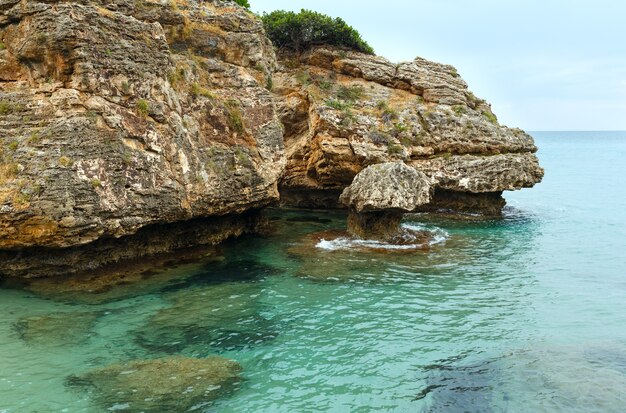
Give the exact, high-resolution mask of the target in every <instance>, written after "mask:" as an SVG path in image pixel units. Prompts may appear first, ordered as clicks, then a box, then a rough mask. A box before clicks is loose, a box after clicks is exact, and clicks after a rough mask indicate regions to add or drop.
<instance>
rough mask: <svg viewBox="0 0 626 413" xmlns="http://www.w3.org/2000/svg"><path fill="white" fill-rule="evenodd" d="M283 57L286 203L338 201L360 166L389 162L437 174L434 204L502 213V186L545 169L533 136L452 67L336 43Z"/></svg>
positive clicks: (533, 178) (532, 179)
mask: <svg viewBox="0 0 626 413" xmlns="http://www.w3.org/2000/svg"><path fill="white" fill-rule="evenodd" d="M280 62H281V64H282V65H281V70H280V71H279V72H278V73H277V74H276V75H275V76H274V89H273V91H274V93H275V94H276V96H277V99H278V102H279V103H278V106H279V111H280V115H281V120H282V122H283V124H284V126H285V144H286V151H287V157H288V163H287V170H286V173H285V175H284V177H283V179H282V180H281V184H280V186H281V196H282V200H283V203H285V204H287V205H294V206H303V207H335V206H338V202H337V200H338V197H339V194H340V193H341V191H343V189H344V188H345V187H346V186H348V185H350V183H351V182H352V179H353V178H354V176H355V175H356V174H357V173H358V172H359V171H361V170H362V169H363V168H365V167H367V166H368V165H372V164H377V163H382V162H388V161H403V162H405V163H406V164H408V165H410V166H413V167H414V168H416V169H417V170H419V171H421V172H423V173H425V174H426V175H427V176H428V177H429V178H431V179H432V180H433V185H434V187H435V194H434V199H433V202H432V203H431V204H429V205H428V206H426V207H425V208H427V209H438V208H452V209H456V210H467V211H474V210H480V211H482V212H485V211H486V212H488V213H498V212H499V211H500V209H501V208H502V206H503V204H504V201H503V199H502V197H501V193H502V191H505V190H516V189H521V188H526V187H531V186H533V185H534V184H536V183H537V182H539V181H541V179H542V177H543V170H542V169H541V167H540V166H539V163H538V160H537V157H536V156H535V152H536V150H537V148H536V147H535V145H534V142H533V139H532V138H531V137H530V136H529V135H527V134H526V133H524V132H523V131H522V130H519V129H511V128H507V127H505V126H502V125H500V124H499V123H498V121H497V118H496V117H495V115H494V114H493V113H492V111H491V108H490V106H489V104H487V102H485V101H484V100H482V99H479V98H477V97H475V96H474V95H473V94H472V93H471V92H470V91H469V89H468V87H467V85H466V83H465V82H464V81H463V80H462V79H461V78H460V77H459V75H458V73H457V71H456V69H454V68H453V67H452V66H447V65H442V64H438V63H433V62H429V61H426V60H424V59H421V58H417V59H415V60H414V61H412V62H405V63H400V64H393V63H391V62H389V61H388V60H386V59H384V58H382V57H378V56H370V55H366V54H361V53H357V52H348V51H343V50H335V49H331V48H328V47H320V48H317V49H314V50H311V51H309V52H307V53H305V54H303V55H302V56H299V57H296V56H282V57H281V58H280Z"/></svg>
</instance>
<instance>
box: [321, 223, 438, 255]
mask: <svg viewBox="0 0 626 413" xmlns="http://www.w3.org/2000/svg"><path fill="white" fill-rule="evenodd" d="M402 227H403V228H406V229H408V230H411V231H428V232H430V233H432V234H433V239H432V240H430V241H429V242H428V245H430V246H432V245H437V244H442V243H444V242H445V241H446V240H447V239H448V233H447V232H446V231H444V230H442V229H441V228H427V227H425V226H422V225H417V224H403V225H402ZM315 246H316V247H317V248H319V249H322V250H326V251H338V250H350V249H368V248H369V249H385V250H405V251H406V250H413V249H419V248H422V247H423V246H424V244H423V243H416V244H408V245H395V244H388V243H386V242H380V241H374V240H362V239H353V238H347V237H340V238H335V239H332V240H327V239H321V240H320V241H319V242H318V243H317V244H316V245H315Z"/></svg>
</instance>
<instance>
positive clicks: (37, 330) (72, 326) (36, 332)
mask: <svg viewBox="0 0 626 413" xmlns="http://www.w3.org/2000/svg"><path fill="white" fill-rule="evenodd" d="M101 315H102V313H101V312H95V311H94V312H85V313H78V312H68V313H52V314H46V315H37V316H30V317H22V318H20V319H19V320H18V321H17V322H16V323H15V324H14V329H15V331H16V332H17V334H18V337H19V338H20V339H21V340H23V341H24V342H26V343H27V344H28V345H36V346H47V347H55V346H68V345H77V344H81V343H83V342H85V341H86V340H88V339H89V338H90V337H91V336H92V335H93V333H92V330H93V327H94V325H95V323H96V321H97V319H98V318H99V317H100V316H101Z"/></svg>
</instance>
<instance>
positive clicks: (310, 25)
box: [261, 9, 374, 54]
mask: <svg viewBox="0 0 626 413" xmlns="http://www.w3.org/2000/svg"><path fill="white" fill-rule="evenodd" d="M261 19H262V20H263V26H264V27H265V31H266V32H267V35H268V36H269V38H270V39H271V40H272V42H273V43H274V45H275V46H276V47H277V48H279V49H287V50H291V51H295V52H296V53H301V52H303V51H305V50H307V49H310V48H311V47H314V46H321V45H330V46H337V47H343V48H346V49H351V50H355V51H358V52H363V53H367V54H374V49H372V47H371V46H370V45H369V44H367V42H366V41H365V40H363V39H362V38H361V35H360V34H359V32H358V31H356V30H355V29H354V28H352V27H350V26H349V25H348V24H347V23H346V22H345V21H344V20H343V19H341V18H339V17H336V18H332V17H330V16H327V15H325V14H321V13H317V12H314V11H311V10H305V9H302V10H301V11H300V13H295V12H292V11H284V10H276V11H273V12H271V13H269V14H267V13H265V14H263V16H261Z"/></svg>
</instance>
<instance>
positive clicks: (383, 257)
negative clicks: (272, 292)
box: [287, 230, 447, 282]
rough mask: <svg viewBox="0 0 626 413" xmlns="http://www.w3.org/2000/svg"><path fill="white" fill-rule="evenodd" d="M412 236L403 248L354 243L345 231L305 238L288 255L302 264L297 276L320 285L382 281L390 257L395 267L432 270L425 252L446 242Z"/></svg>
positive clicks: (426, 234)
mask: <svg viewBox="0 0 626 413" xmlns="http://www.w3.org/2000/svg"><path fill="white" fill-rule="evenodd" d="M408 232H409V233H410V234H411V236H412V237H413V236H415V238H410V239H407V240H406V243H405V244H404V245H402V244H401V243H398V244H390V243H385V242H381V241H376V240H361V239H355V238H353V237H352V236H350V234H348V233H347V232H346V231H341V230H328V231H319V232H314V233H311V234H308V235H306V236H305V237H304V238H302V239H300V240H299V241H298V242H297V243H295V244H294V245H293V246H291V247H290V248H289V249H288V250H287V252H288V254H289V255H290V256H291V257H293V258H295V259H297V260H298V261H300V262H301V265H300V267H299V269H298V271H297V272H296V275H297V276H299V277H302V278H307V279H311V280H315V281H320V282H335V281H340V282H346V281H381V277H380V274H384V273H385V269H386V268H387V267H388V265H389V255H390V254H392V255H393V260H394V261H393V262H394V263H395V264H396V265H403V264H404V265H411V266H413V267H414V266H415V265H418V264H419V263H420V262H421V260H422V259H424V260H426V259H428V260H429V261H428V263H426V262H425V263H424V265H428V266H429V267H430V266H432V261H431V260H430V259H429V258H427V254H421V255H422V257H423V258H420V257H419V254H416V253H419V252H428V251H430V250H431V248H433V246H435V245H436V244H438V243H443V242H444V241H446V239H447V236H446V235H445V233H444V232H442V231H430V230H429V231H408Z"/></svg>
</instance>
